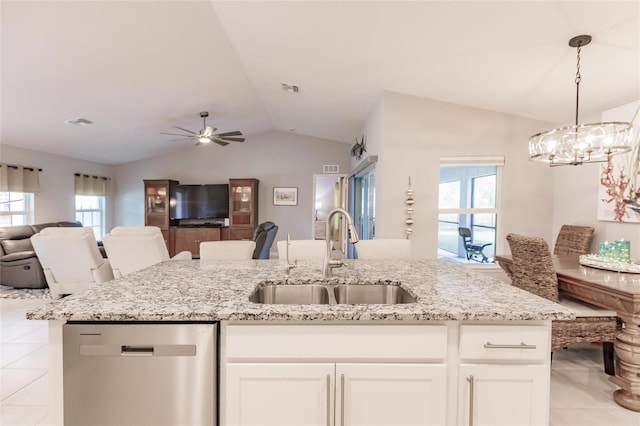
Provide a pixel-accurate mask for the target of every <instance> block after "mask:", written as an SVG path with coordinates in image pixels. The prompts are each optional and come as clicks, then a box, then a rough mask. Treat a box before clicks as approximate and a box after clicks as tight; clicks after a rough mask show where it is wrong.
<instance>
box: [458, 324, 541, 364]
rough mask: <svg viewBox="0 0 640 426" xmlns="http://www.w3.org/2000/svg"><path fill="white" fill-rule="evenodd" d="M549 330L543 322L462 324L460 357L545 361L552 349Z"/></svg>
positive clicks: (468, 358)
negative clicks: (527, 324)
mask: <svg viewBox="0 0 640 426" xmlns="http://www.w3.org/2000/svg"><path fill="white" fill-rule="evenodd" d="M550 331H551V330H550V327H545V326H542V325H540V326H537V325H536V326H526V325H513V326H511V325H463V326H461V327H460V358H461V359H464V360H514V361H545V360H548V359H549V358H550V353H551V349H550V341H551V335H550Z"/></svg>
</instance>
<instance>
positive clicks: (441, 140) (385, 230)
mask: <svg viewBox="0 0 640 426" xmlns="http://www.w3.org/2000/svg"><path fill="white" fill-rule="evenodd" d="M381 122H382V124H381ZM549 127H550V124H549V123H546V122H540V121H535V120H529V119H524V118H520V117H516V116H511V115H507V114H500V113H495V112H491V111H486V110H480V109H475V108H470V107H464V106H459V105H454V104H449V103H444V102H438V101H434V100H429V99H424V98H418V97H414V96H409V95H403V94H398V93H393V92H385V94H384V99H383V100H382V101H381V104H379V105H378V106H377V107H376V108H375V109H374V111H373V112H372V114H371V115H370V117H369V120H368V121H367V123H366V124H365V127H364V131H365V134H366V136H367V141H371V142H372V143H371V144H370V145H369V146H368V147H367V154H377V155H378V156H379V159H378V164H377V166H376V177H377V180H376V198H377V204H376V223H377V228H376V233H377V237H378V238H403V237H404V236H405V234H404V230H405V224H404V219H405V217H406V214H405V210H406V205H405V202H404V201H405V191H406V189H407V185H408V178H409V176H411V178H412V186H413V189H414V192H415V196H414V198H415V205H414V209H415V213H414V215H413V218H414V221H415V223H414V225H413V229H414V231H413V234H412V235H411V240H412V242H413V244H412V245H413V247H414V255H416V256H420V257H430V258H435V257H436V256H437V234H438V182H439V168H440V167H439V160H440V157H441V156H469V155H504V156H505V157H506V164H505V166H504V170H503V171H504V173H503V180H502V194H501V195H502V196H501V212H502V213H501V215H500V217H499V223H498V234H497V250H496V253H497V254H503V253H509V248H508V246H507V244H506V242H505V236H506V234H507V233H509V232H517V233H522V234H526V235H538V236H542V237H544V238H546V239H547V240H549V239H550V238H551V236H552V230H551V223H552V202H553V174H552V172H551V170H550V169H549V167H548V166H546V165H544V164H541V163H534V162H530V161H529V160H528V139H529V136H531V135H532V134H534V133H536V132H538V131H540V130H544V129H546V128H549ZM368 131H370V132H371V135H370V134H368V133H366V132H368ZM380 133H382V138H380ZM380 140H381V142H380Z"/></svg>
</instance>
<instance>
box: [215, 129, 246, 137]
mask: <svg viewBox="0 0 640 426" xmlns="http://www.w3.org/2000/svg"><path fill="white" fill-rule="evenodd" d="M216 136H220V137H223V138H224V137H227V136H242V132H240V131H238V130H236V131H233V132H227V133H218V134H217V135H216Z"/></svg>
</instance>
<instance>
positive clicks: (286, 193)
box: [273, 187, 298, 206]
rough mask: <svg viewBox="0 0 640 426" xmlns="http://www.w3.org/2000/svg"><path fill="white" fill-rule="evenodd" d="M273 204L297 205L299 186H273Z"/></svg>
mask: <svg viewBox="0 0 640 426" xmlns="http://www.w3.org/2000/svg"><path fill="white" fill-rule="evenodd" d="M273 205H274V206H297V205H298V188H297V187H274V188H273Z"/></svg>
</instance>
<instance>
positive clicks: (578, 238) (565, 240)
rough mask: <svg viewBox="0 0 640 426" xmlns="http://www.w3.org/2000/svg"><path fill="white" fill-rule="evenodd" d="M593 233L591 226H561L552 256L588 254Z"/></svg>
mask: <svg viewBox="0 0 640 426" xmlns="http://www.w3.org/2000/svg"><path fill="white" fill-rule="evenodd" d="M593 231H594V229H593V227H591V226H577V225H562V227H561V228H560V232H558V237H557V238H556V243H555V245H554V247H553V254H572V253H577V254H587V253H589V247H590V246H591V240H592V239H593Z"/></svg>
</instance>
